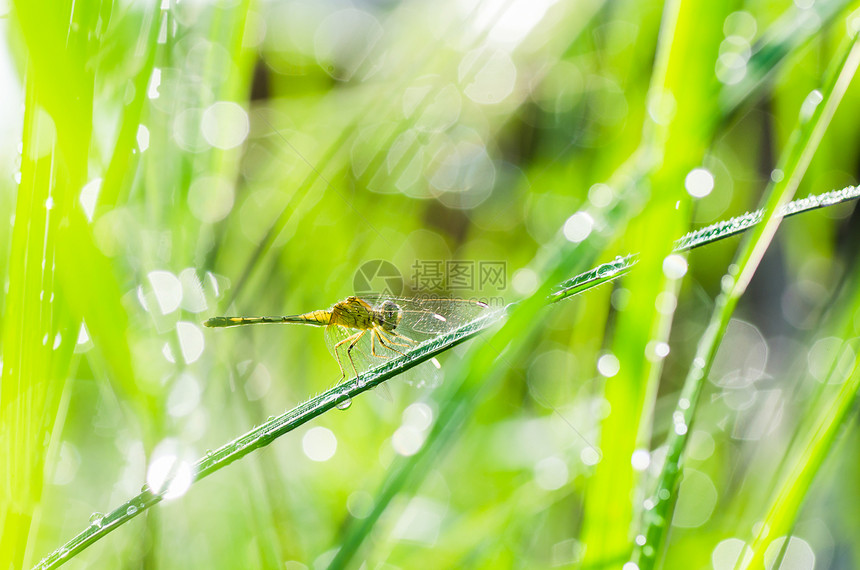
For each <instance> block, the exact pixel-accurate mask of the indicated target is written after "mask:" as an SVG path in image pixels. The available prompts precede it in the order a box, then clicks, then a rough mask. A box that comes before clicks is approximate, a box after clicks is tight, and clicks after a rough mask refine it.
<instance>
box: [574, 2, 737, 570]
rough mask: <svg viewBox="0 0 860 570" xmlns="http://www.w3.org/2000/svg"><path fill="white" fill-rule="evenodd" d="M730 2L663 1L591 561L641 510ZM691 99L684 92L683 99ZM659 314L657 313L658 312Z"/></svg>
mask: <svg viewBox="0 0 860 570" xmlns="http://www.w3.org/2000/svg"><path fill="white" fill-rule="evenodd" d="M731 10H732V3H731V2H709V3H699V4H697V3H681V2H678V1H674V0H670V1H668V2H666V3H665V7H664V11H663V19H662V23H661V28H660V38H659V42H658V50H657V57H656V59H655V63H654V70H653V74H652V82H651V87H650V89H649V97H648V101H647V106H648V109H649V118H648V119H647V120H646V124H645V131H646V134H645V137H644V144H645V148H644V152H645V153H648V154H652V155H655V156H658V157H660V159H659V162H658V165H657V166H656V168H655V170H654V171H653V172H652V173H650V175H649V176H648V187H649V188H652V189H654V191H652V193H651V197H650V199H649V201H648V203H647V204H646V206H645V208H644V210H643V212H642V213H641V214H639V215H638V216H636V217H635V218H634V219H633V220H632V221H631V223H630V224H628V226H627V228H628V229H627V233H628V236H630V237H631V241H632V242H633V243H636V244H638V245H640V247H642V248H643V249H642V253H641V258H640V259H641V261H640V262H639V268H638V271H636V272H635V273H634V274H632V275H631V277H630V279H629V283H626V284H625V287H626V288H627V289H629V290H631V291H635V295H636V298H637V300H638V302H636V303H631V304H630V305H629V306H628V307H627V308H626V309H624V310H623V311H619V313H618V319H617V322H616V326H615V331H614V338H613V339H612V340H611V346H610V350H609V353H608V354H607V355H605V356H604V357H601V358H609V357H614V358H617V362H618V367H617V369H615V370H611V371H603V370H601V373H602V374H603V375H604V376H605V377H606V380H605V391H604V399H605V401H606V404H607V407H608V409H609V410H611V411H610V412H609V414H608V415H607V416H606V417H605V418H604V419H603V421H602V422H601V425H600V442H601V445H600V447H601V449H602V452H603V455H602V457H601V458H600V461H599V462H598V463H597V465H596V468H595V471H594V474H593V475H592V476H591V477H590V478H589V481H588V487H587V489H586V490H585V492H584V496H585V512H584V515H583V530H582V533H581V535H580V540H581V541H582V543H583V544H585V545H586V548H585V553H584V558H583V564H584V565H585V566H600V565H604V564H615V563H616V562H617V561H619V560H623V559H625V558H626V557H628V556H629V555H630V551H631V543H630V539H629V533H630V528H631V525H632V523H633V520H634V514H635V512H636V511H637V510H638V509H637V508H636V505H635V500H633V501H631V497H635V496H636V487H637V475H636V472H635V471H634V468H633V465H632V462H631V457H632V456H633V454H634V451H635V450H636V449H637V448H642V447H645V448H647V446H648V442H649V440H650V423H651V416H652V414H653V406H654V401H655V399H656V392H657V384H658V379H659V373H660V370H661V363H662V360H661V359H660V358H657V357H655V356H653V355H651V354H649V351H650V352H652V353H653V350H654V348H653V347H654V346H655V345H656V343H658V342H666V341H667V340H668V335H669V330H670V328H671V322H672V316H673V314H674V311H673V310H667V309H666V308H664V307H665V305H667V304H668V303H667V302H666V299H672V300H674V299H675V298H676V297H677V292H678V288H679V286H680V280H679V279H678V278H673V277H669V276H667V275H666V274H665V272H664V270H663V260H664V259H665V258H666V256H667V255H669V254H670V253H671V251H672V249H673V240H674V239H675V238H676V237H677V236H678V235H679V234H680V233H682V232H683V230H684V229H685V228H687V227H689V223H690V221H689V217H690V212H691V208H690V195H689V194H688V193H687V192H686V191H685V189H684V178H685V176H686V175H687V173H688V172H690V171H691V170H692V169H693V168H695V167H697V166H700V165H701V164H702V160H703V157H704V154H705V151H706V149H707V147H708V145H709V143H710V140H711V138H712V136H713V129H714V127H715V126H716V124H717V122H716V121H715V120H714V117H718V116H719V113H718V112H717V108H716V97H715V95H716V93H717V88H718V86H717V81H716V77H715V75H714V73H713V70H712V63H711V62H713V61H715V60H716V59H717V55H718V51H719V46H720V42H721V41H722V40H723V34H722V30H721V29H719V28H718V27H715V26H704V27H703V26H699V25H697V24H698V23H699V22H721V21H723V20H725V18H726V16H727V15H728V14H729V13H730V12H731ZM682 94H683V95H682ZM655 308H656V309H657V310H655Z"/></svg>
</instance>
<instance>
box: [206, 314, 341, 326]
mask: <svg viewBox="0 0 860 570" xmlns="http://www.w3.org/2000/svg"><path fill="white" fill-rule="evenodd" d="M330 321H331V313H330V312H329V311H311V312H310V313H304V314H303V315H287V316H283V317H212V318H211V319H209V320H208V321H206V322H205V323H203V324H204V325H206V326H207V327H238V326H242V325H258V324H264V323H274V324H277V323H299V324H305V325H315V326H326V325H328V324H329V322H330Z"/></svg>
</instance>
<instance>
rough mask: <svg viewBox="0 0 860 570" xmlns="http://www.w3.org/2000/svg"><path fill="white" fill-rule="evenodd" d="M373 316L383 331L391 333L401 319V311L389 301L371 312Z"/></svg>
mask: <svg viewBox="0 0 860 570" xmlns="http://www.w3.org/2000/svg"><path fill="white" fill-rule="evenodd" d="M373 316H374V318H375V319H376V322H377V323H378V324H379V326H381V327H382V328H383V329H384V330H386V331H393V330H394V329H395V328H396V327H397V325H399V324H400V319H402V318H403V310H402V309H401V308H400V305H398V304H397V303H395V302H394V301H392V300H390V299H389V300H387V301H385V302H383V303H382V304H381V305H379V307H377V308H376V310H375V311H373Z"/></svg>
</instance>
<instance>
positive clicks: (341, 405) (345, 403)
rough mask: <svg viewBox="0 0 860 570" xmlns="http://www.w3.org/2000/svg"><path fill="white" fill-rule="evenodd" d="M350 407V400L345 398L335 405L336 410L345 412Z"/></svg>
mask: <svg viewBox="0 0 860 570" xmlns="http://www.w3.org/2000/svg"><path fill="white" fill-rule="evenodd" d="M351 405H352V398H347V399H346V400H344V401H343V402H341V403H339V404H338V405H337V409H338V410H346V409H348V408H349V407H350V406H351Z"/></svg>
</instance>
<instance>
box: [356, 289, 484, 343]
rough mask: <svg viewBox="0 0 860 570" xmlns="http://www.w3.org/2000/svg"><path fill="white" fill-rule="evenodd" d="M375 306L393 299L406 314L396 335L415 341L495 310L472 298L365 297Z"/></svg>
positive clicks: (438, 333)
mask: <svg viewBox="0 0 860 570" xmlns="http://www.w3.org/2000/svg"><path fill="white" fill-rule="evenodd" d="M364 299H365V300H366V301H367V302H369V303H370V304H371V305H373V306H374V307H377V306H379V305H380V304H381V303H382V302H384V301H386V300H391V301H394V302H395V303H397V305H398V306H399V307H400V308H401V310H402V311H403V318H402V319H401V321H400V324H398V325H397V332H399V333H400V334H403V335H406V336H409V337H410V338H412V336H416V337H418V338H414V339H413V340H416V341H421V340H426V339H427V338H431V337H434V336H438V335H440V334H444V333H446V332H450V331H452V330H454V329H456V328H458V327H461V326H463V325H465V324H467V323H470V322H472V321H474V320H475V319H477V318H478V317H481V316H483V315H485V314H487V312H489V311H492V309H491V308H490V307H489V306H488V305H486V304H485V303H481V302H478V301H473V300H470V299H445V298H421V297H416V298H414V299H408V298H399V297H383V296H366V297H364Z"/></svg>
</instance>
